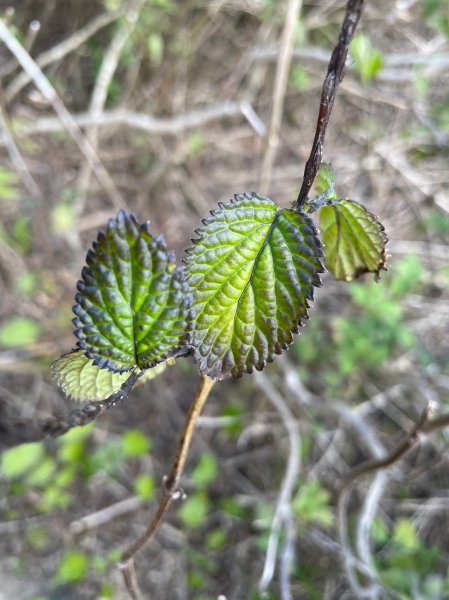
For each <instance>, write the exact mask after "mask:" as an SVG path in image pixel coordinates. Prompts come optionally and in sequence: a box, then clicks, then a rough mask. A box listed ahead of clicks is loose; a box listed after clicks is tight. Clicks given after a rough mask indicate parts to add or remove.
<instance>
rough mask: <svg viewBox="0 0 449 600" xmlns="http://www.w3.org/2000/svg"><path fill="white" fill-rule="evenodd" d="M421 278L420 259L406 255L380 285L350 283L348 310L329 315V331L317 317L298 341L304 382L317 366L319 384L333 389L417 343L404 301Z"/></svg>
mask: <svg viewBox="0 0 449 600" xmlns="http://www.w3.org/2000/svg"><path fill="white" fill-rule="evenodd" d="M423 276H424V269H423V267H422V265H421V263H420V261H419V259H418V258H417V257H416V256H414V255H408V256H405V257H404V258H402V259H401V260H399V261H396V262H395V264H394V266H393V267H392V270H391V272H390V273H388V274H387V275H385V276H384V278H383V280H382V284H381V285H379V284H377V283H375V282H362V283H352V284H350V285H349V286H348V288H347V289H348V291H349V295H350V299H351V305H350V307H349V309H348V310H347V311H346V312H347V314H338V315H335V316H333V317H331V318H330V319H329V328H328V329H326V328H324V327H323V323H320V319H319V316H318V317H317V318H315V319H314V320H313V321H311V323H310V325H308V328H309V331H308V333H307V336H301V337H299V338H298V340H297V341H296V342H295V345H294V349H295V352H296V354H297V356H298V359H299V365H300V367H299V368H300V371H301V375H302V377H303V378H304V380H305V381H308V382H310V381H311V380H312V379H313V378H314V377H315V373H316V371H317V368H319V372H320V382H321V383H322V384H324V385H325V386H328V389H329V391H332V390H335V389H336V388H337V387H338V386H340V385H342V384H344V382H345V381H346V380H347V377H348V376H350V375H352V374H354V373H356V372H357V371H364V372H365V371H368V372H369V371H370V370H371V371H372V370H375V369H376V368H377V367H380V366H381V365H382V364H384V363H385V361H387V360H390V359H392V358H393V357H394V356H395V355H396V354H397V353H398V352H400V351H401V350H402V351H403V350H410V349H412V348H414V347H416V339H415V336H414V334H413V332H412V330H411V329H410V327H409V326H408V325H407V322H406V313H405V308H404V306H403V303H401V299H402V298H404V297H405V295H406V294H408V293H410V292H411V291H412V290H415V289H417V288H418V287H419V286H420V285H421V284H422V283H421V282H422V278H423Z"/></svg>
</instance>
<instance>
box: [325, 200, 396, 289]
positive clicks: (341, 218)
mask: <svg viewBox="0 0 449 600" xmlns="http://www.w3.org/2000/svg"><path fill="white" fill-rule="evenodd" d="M319 214H320V229H321V233H322V237H323V243H324V247H325V253H326V266H327V268H328V269H329V270H330V271H331V272H332V273H333V274H334V276H335V277H336V278H337V279H343V280H345V281H351V280H352V279H356V278H357V277H359V276H360V275H363V273H375V275H376V278H378V277H379V272H380V271H381V269H385V268H386V267H385V265H386V260H387V257H386V250H385V245H386V243H387V236H386V235H385V231H384V227H383V225H382V224H381V223H380V222H379V221H378V219H377V217H375V216H374V215H373V214H371V213H370V212H368V211H367V210H366V208H365V207H363V206H362V205H361V204H359V203H358V202H354V201H352V200H338V201H336V202H333V203H331V204H329V205H326V206H323V207H322V208H321V209H320V213H319Z"/></svg>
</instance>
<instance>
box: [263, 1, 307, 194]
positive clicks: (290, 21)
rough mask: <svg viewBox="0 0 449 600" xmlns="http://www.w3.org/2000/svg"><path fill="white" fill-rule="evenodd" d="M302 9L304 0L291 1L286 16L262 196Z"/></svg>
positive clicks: (273, 153) (268, 171) (273, 159)
mask: <svg viewBox="0 0 449 600" xmlns="http://www.w3.org/2000/svg"><path fill="white" fill-rule="evenodd" d="M301 7H302V0H289V2H288V5H287V12H286V14H285V22H284V31H283V33H282V39H281V45H280V49H279V56H278V61H277V68H276V78H275V82H274V88H273V98H272V102H273V108H272V109H271V119H270V126H269V128H268V136H267V139H266V144H265V152H264V157H263V160H262V164H261V169H260V178H259V179H260V192H261V193H262V194H267V193H268V188H269V183H270V179H271V172H272V170H273V165H274V161H275V159H276V153H277V149H278V145H279V131H280V128H281V123H282V115H283V112H284V101H285V93H286V91H287V83H288V74H289V71H290V65H291V60H292V52H293V44H294V32H295V27H296V24H297V22H298V18H299V13H300V12H301Z"/></svg>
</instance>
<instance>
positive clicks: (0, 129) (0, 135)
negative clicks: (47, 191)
mask: <svg viewBox="0 0 449 600" xmlns="http://www.w3.org/2000/svg"><path fill="white" fill-rule="evenodd" d="M0 139H2V141H3V144H4V145H5V147H6V149H7V151H8V154H9V157H10V159H11V162H12V164H13V165H14V168H15V170H16V171H17V173H18V175H19V177H20V178H21V180H22V181H23V184H24V186H25V187H26V189H27V190H28V193H29V194H30V195H31V196H34V197H36V198H42V197H43V196H42V192H41V190H40V189H39V186H38V185H37V183H36V182H35V181H34V179H33V176H32V175H31V173H30V172H29V170H28V167H27V164H26V162H25V160H24V159H23V156H22V154H21V153H20V150H19V148H18V146H17V144H16V142H15V140H14V138H13V136H12V134H11V131H10V130H9V127H8V123H7V121H6V117H5V115H4V114H3V110H2V107H1V105H0Z"/></svg>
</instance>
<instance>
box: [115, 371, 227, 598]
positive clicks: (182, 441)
mask: <svg viewBox="0 0 449 600" xmlns="http://www.w3.org/2000/svg"><path fill="white" fill-rule="evenodd" d="M214 383H215V381H214V380H213V379H210V378H209V377H208V376H207V375H202V376H201V379H200V382H199V385H198V388H197V390H196V393H195V397H194V398H193V401H192V405H191V407H190V410H189V413H188V415H187V417H186V419H185V421H184V427H183V429H182V433H181V436H180V438H179V442H178V448H177V451H176V457H175V461H174V463H173V466H172V469H171V471H170V475H168V477H167V478H165V480H164V487H165V492H164V495H163V496H162V498H161V501H160V503H159V506H158V509H157V511H156V514H155V515H154V517H153V519H152V520H151V522H150V524H149V525H148V527H147V530H146V531H145V533H144V534H143V535H142V537H140V538H139V539H138V540H137V541H136V542H134V544H132V545H131V546H130V547H129V548H128V549H127V550H125V552H124V553H123V554H122V557H121V559H120V563H119V566H120V568H121V569H122V571H123V577H124V580H125V584H126V587H127V590H128V592H129V594H130V597H131V598H132V599H133V600H140V598H141V597H142V595H141V592H140V590H139V586H138V583H137V578H136V575H135V568H134V557H135V556H136V554H137V553H138V552H140V551H141V550H142V549H143V548H144V546H146V545H147V544H148V543H149V542H150V541H151V540H152V539H153V537H154V536H155V535H156V534H157V532H158V531H159V529H160V527H161V525H162V523H163V522H164V519H165V517H166V515H167V513H168V511H169V510H170V507H171V505H172V504H173V502H174V501H175V500H178V499H180V498H183V497H184V492H183V491H182V489H180V488H179V487H178V486H179V480H180V478H181V475H182V472H183V470H184V466H185V463H186V460H187V455H188V452H189V448H190V443H191V441H192V436H193V431H194V429H195V425H196V422H197V419H198V417H199V416H200V413H201V411H202V410H203V407H204V405H205V403H206V400H207V398H208V397H209V393H210V391H211V389H212V387H213V385H214Z"/></svg>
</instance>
